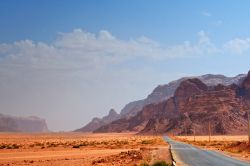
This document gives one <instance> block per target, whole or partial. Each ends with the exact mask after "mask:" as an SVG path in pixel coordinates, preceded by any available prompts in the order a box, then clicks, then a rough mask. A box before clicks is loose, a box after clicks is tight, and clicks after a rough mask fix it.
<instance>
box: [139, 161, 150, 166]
mask: <svg viewBox="0 0 250 166" xmlns="http://www.w3.org/2000/svg"><path fill="white" fill-rule="evenodd" d="M140 166H149V164H148V163H147V162H142V163H140Z"/></svg>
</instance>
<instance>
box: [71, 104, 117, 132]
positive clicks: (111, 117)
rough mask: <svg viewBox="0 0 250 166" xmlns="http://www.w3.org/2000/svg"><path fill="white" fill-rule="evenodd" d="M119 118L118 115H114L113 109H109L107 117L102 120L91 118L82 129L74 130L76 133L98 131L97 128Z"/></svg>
mask: <svg viewBox="0 0 250 166" xmlns="http://www.w3.org/2000/svg"><path fill="white" fill-rule="evenodd" d="M119 118H120V115H119V114H118V113H116V111H115V110H114V109H111V110H110V111H109V114H108V115H107V116H104V117H103V118H93V119H92V121H91V122H89V123H88V124H87V125H85V126H84V127H82V128H80V129H77V130H75V131H76V132H91V131H93V130H96V129H98V128H99V127H101V126H103V125H106V124H109V123H111V122H113V121H115V120H117V119H119Z"/></svg>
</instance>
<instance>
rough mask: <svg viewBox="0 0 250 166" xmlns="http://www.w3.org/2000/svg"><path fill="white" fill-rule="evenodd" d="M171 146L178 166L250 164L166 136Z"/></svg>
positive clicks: (244, 165) (243, 165)
mask: <svg viewBox="0 0 250 166" xmlns="http://www.w3.org/2000/svg"><path fill="white" fill-rule="evenodd" d="M164 139H165V141H167V142H168V143H169V144H170V146H171V152H172V155H173V158H174V160H175V161H176V163H177V166H250V163H248V162H244V161H240V160H236V159H233V158H230V157H228V156H225V155H223V154H221V153H218V152H215V151H211V150H203V149H200V148H196V147H194V146H192V145H190V144H186V143H182V142H178V141H174V140H172V139H170V138H169V137H167V136H165V137H164Z"/></svg>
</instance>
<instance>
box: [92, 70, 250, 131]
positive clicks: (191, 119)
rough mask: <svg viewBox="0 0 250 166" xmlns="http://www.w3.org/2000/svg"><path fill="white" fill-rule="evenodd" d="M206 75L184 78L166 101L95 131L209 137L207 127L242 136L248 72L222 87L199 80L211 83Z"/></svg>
mask: <svg viewBox="0 0 250 166" xmlns="http://www.w3.org/2000/svg"><path fill="white" fill-rule="evenodd" d="M206 76H207V77H205V76H203V77H198V78H191V79H183V80H182V81H181V82H180V83H179V86H178V87H177V89H176V90H175V92H174V95H173V96H172V97H170V98H169V99H167V100H164V101H162V102H160V103H156V104H148V105H146V106H145V107H143V109H142V110H141V111H139V112H138V113H137V114H136V115H135V116H130V117H124V118H121V119H118V120H116V121H113V122H112V123H110V124H108V125H104V126H102V127H100V128H99V129H97V130H95V131H94V132H124V131H136V132H140V133H145V134H152V133H154V134H162V133H174V134H185V133H187V134H192V133H193V132H194V130H195V131H196V133H197V134H208V126H209V124H210V126H211V131H212V133H213V134H245V133H246V131H247V112H246V110H247V109H248V108H249V107H248V105H247V104H246V102H244V101H250V97H249V96H250V72H249V73H248V76H247V77H246V78H245V76H240V77H238V78H239V79H238V78H237V79H235V78H232V79H228V81H227V83H226V82H224V84H225V85H222V84H218V85H215V86H212V85H211V83H208V82H207V83H206V84H205V83H203V82H202V81H201V78H203V80H207V81H208V80H210V79H207V78H208V77H210V75H206ZM210 78H211V77H210ZM220 78H221V77H220ZM222 78H223V77H222ZM242 78H243V79H242ZM223 79H224V78H223ZM216 80H218V79H216ZM219 80H220V79H219ZM230 80H231V81H230ZM232 80H233V81H232ZM235 80H237V81H235ZM217 83H218V82H217ZM220 83H221V82H220ZM232 83H233V84H232ZM235 83H236V84H235ZM212 84H214V81H212ZM237 84H238V85H237Z"/></svg>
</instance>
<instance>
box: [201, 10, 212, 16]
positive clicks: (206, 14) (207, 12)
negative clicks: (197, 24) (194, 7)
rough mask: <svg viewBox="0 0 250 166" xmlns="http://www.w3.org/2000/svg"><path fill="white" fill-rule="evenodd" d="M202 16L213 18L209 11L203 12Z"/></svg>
mask: <svg viewBox="0 0 250 166" xmlns="http://www.w3.org/2000/svg"><path fill="white" fill-rule="evenodd" d="M201 14H202V15H203V16H205V17H211V16H212V13H210V12H209V11H207V10H204V11H202V12H201Z"/></svg>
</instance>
